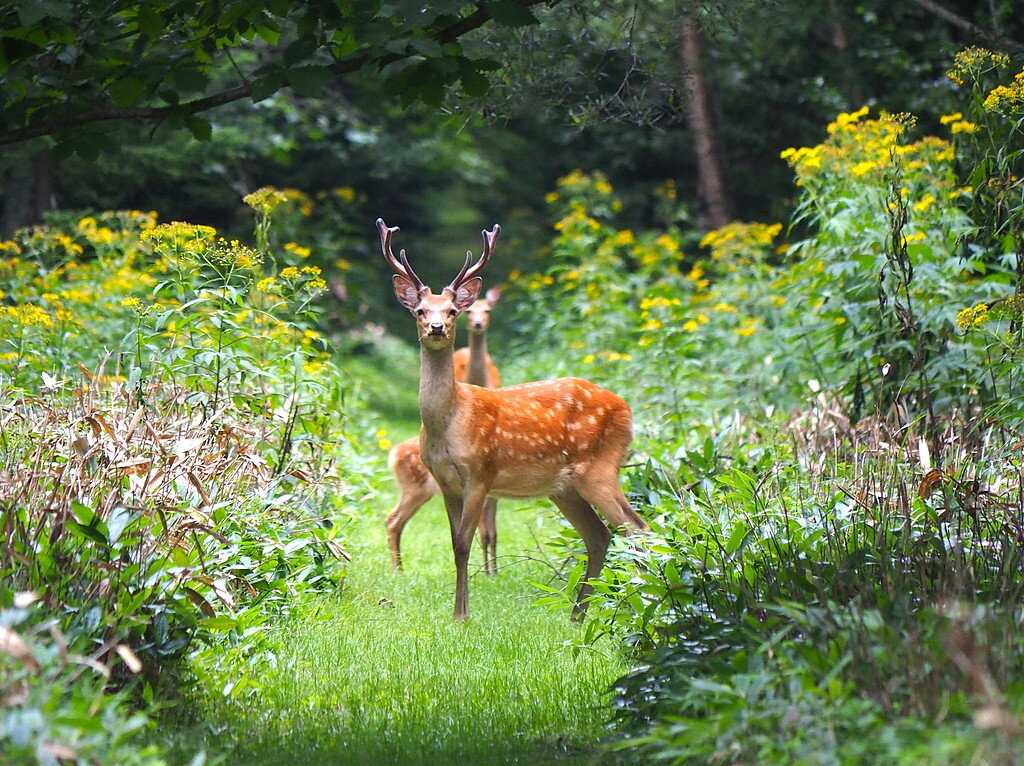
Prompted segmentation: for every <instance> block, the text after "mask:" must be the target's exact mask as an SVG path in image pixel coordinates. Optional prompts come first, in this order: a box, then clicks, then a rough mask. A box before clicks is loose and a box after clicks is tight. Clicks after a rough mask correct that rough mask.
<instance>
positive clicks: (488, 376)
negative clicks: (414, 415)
mask: <svg viewBox="0 0 1024 766" xmlns="http://www.w3.org/2000/svg"><path fill="white" fill-rule="evenodd" d="M499 298H501V288H500V287H492V288H491V289H490V290H488V291H487V295H486V296H485V297H484V298H480V299H478V300H475V301H473V305H471V306H470V307H469V308H468V309H466V316H467V318H468V319H469V346H468V347H467V348H460V349H459V350H458V351H456V352H455V379H456V380H457V381H459V382H460V383H471V384H473V385H474V386H483V387H484V388H498V387H500V386H501V376H500V375H499V374H498V368H497V367H495V366H494V362H493V360H492V359H491V356H490V354H488V353H487V326H488V324H489V323H490V319H491V316H490V315H491V309H492V308H494V306H495V305H496V304H497V303H498V300H499ZM388 467H389V468H390V469H391V473H392V474H394V477H395V481H396V482H397V483H398V488H399V498H398V503H397V504H396V505H395V507H394V509H393V510H392V511H391V513H389V514H388V516H387V519H385V521H384V524H385V527H386V529H387V535H388V548H389V549H390V550H391V566H392V567H394V568H395V569H401V568H402V550H401V546H402V530H404V529H405V525H406V524H407V523H408V522H409V519H411V518H412V517H413V516H415V515H416V512H417V511H419V509H420V508H422V507H423V506H424V504H425V503H426V502H427V501H428V500H429V499H430V498H432V497H433V496H434V495H436V494H437V493H438V492H440V491H441V490H440V488H439V487H438V486H437V482H436V481H434V477H433V476H431V475H430V471H428V470H427V467H426V466H425V465H423V460H422V459H421V457H420V437H419V436H413V437H412V438H410V439H406V440H405V441H402V442H399V443H398V444H396V445H395V446H394V447H392V448H391V452H390V454H389V455H388ZM497 510H498V502H497V500H495V499H494V498H492V497H489V498H487V503H486V504H485V505H484V511H483V515H482V516H481V519H480V546H481V548H483V552H484V571H485V572H488V573H491V574H493V573H495V572H497V571H498V529H497V521H496V514H497Z"/></svg>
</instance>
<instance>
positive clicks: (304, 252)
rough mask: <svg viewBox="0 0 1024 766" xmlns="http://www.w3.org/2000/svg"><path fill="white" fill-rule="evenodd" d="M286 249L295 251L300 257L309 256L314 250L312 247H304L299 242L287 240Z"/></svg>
mask: <svg viewBox="0 0 1024 766" xmlns="http://www.w3.org/2000/svg"><path fill="white" fill-rule="evenodd" d="M284 249H285V250H287V251H288V252H289V253H293V254H295V255H297V256H299V258H308V257H309V254H310V253H312V252H313V251H312V250H311V249H310V248H308V247H303V246H302V245H300V244H298V243H297V242H286V243H285V245H284Z"/></svg>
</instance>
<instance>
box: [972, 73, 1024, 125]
mask: <svg viewBox="0 0 1024 766" xmlns="http://www.w3.org/2000/svg"><path fill="white" fill-rule="evenodd" d="M982 107H983V108H984V109H985V111H987V112H1001V113H1003V114H1017V113H1020V112H1024V70H1021V71H1020V72H1018V73H1017V74H1016V75H1015V76H1014V78H1013V82H1012V83H1010V84H1009V85H997V86H996V87H995V88H993V89H992V90H991V91H990V92H989V94H988V95H987V96H985V101H984V103H983V104H982Z"/></svg>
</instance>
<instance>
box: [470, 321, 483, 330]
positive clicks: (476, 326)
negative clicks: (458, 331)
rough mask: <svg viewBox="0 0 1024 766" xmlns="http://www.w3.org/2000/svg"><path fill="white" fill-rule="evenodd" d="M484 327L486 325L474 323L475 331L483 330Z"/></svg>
mask: <svg viewBox="0 0 1024 766" xmlns="http://www.w3.org/2000/svg"><path fill="white" fill-rule="evenodd" d="M483 327H484V323H483V322H480V321H477V322H473V329H474V330H482V329H483Z"/></svg>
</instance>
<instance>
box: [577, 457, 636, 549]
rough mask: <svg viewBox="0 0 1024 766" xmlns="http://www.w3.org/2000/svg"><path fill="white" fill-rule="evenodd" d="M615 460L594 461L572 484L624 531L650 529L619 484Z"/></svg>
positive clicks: (613, 523) (631, 532) (610, 521)
mask: <svg viewBox="0 0 1024 766" xmlns="http://www.w3.org/2000/svg"><path fill="white" fill-rule="evenodd" d="M618 465H619V463H618V461H614V462H612V461H595V463H594V464H593V465H592V466H591V467H590V468H589V469H588V470H587V471H586V472H585V473H584V474H583V475H582V476H580V477H579V478H578V479H577V480H575V481H573V486H574V487H576V489H577V490H578V491H579V493H580V494H581V495H582V496H583V498H584V499H585V500H586V501H587V502H588V503H590V504H591V505H592V506H594V507H595V508H596V509H597V510H599V511H600V512H601V513H602V514H604V517H605V518H606V519H608V522H609V523H610V524H611V525H612V526H613V527H616V528H620V529H622V530H623V531H624V532H625V533H626V534H633V533H634V532H639V531H644V530H648V529H650V527H648V526H647V522H646V521H644V520H643V519H642V518H640V514H638V513H637V512H636V509H635V508H633V506H632V504H630V502H629V500H627V499H626V496H625V495H624V494H623V493H622V487H621V486H619V469H618Z"/></svg>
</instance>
